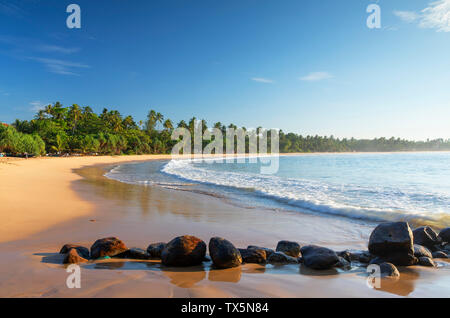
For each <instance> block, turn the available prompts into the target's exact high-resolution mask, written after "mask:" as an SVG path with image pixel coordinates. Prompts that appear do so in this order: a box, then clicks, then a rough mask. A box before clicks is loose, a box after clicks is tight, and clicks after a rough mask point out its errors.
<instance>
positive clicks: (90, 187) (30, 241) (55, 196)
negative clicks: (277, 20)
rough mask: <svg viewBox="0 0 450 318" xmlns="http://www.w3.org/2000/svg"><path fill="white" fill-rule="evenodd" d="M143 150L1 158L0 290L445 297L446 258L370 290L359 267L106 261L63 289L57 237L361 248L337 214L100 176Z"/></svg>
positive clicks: (8, 293) (355, 230)
mask: <svg viewBox="0 0 450 318" xmlns="http://www.w3.org/2000/svg"><path fill="white" fill-rule="evenodd" d="M150 158H154V157H146V158H144V157H138V158H132V157H93V158H55V159H37V160H28V161H17V162H16V161H15V162H10V164H13V163H14V164H15V165H14V166H9V167H7V168H4V166H2V165H0V177H1V179H2V181H3V180H6V179H4V178H5V177H8V176H9V177H11V176H12V177H15V178H16V181H15V183H13V184H12V186H11V187H10V183H7V184H6V185H5V184H4V183H2V184H1V185H0V187H1V191H0V200H1V201H0V202H2V203H4V202H6V203H4V204H2V206H1V212H0V213H1V215H2V219H7V220H8V223H6V224H3V225H1V226H2V228H1V232H0V233H1V234H0V241H1V242H2V243H0V252H1V255H2V257H1V258H0V297H42V296H43V297H396V296H416V297H449V296H450V275H449V274H450V270H449V268H450V267H449V265H450V264H449V263H445V262H439V264H440V267H439V268H437V269H429V268H423V267H410V268H400V271H401V279H400V280H399V281H396V282H390V281H386V280H383V282H382V288H381V289H380V290H374V289H371V288H369V287H367V285H366V274H365V272H364V269H361V268H354V269H352V270H351V271H347V272H343V271H341V270H338V271H334V270H333V271H325V272H319V271H312V270H309V269H307V268H305V267H304V266H301V265H300V266H299V265H288V266H272V265H267V266H260V265H253V264H248V265H243V266H241V267H240V268H235V269H229V270H214V269H212V268H211V267H210V263H205V265H204V266H199V267H192V268H186V269H177V268H166V267H162V266H161V265H160V263H159V262H158V261H128V262H127V261H122V260H114V259H113V260H107V261H101V262H95V263H88V264H84V265H82V266H81V268H82V269H81V274H82V278H81V279H82V283H81V284H82V288H81V289H69V288H67V287H66V284H65V282H66V278H67V277H68V275H69V274H68V273H66V271H65V266H63V265H61V260H62V259H61V256H60V255H58V254H57V252H58V251H59V249H60V248H61V246H62V245H63V244H65V243H80V244H82V245H84V246H87V247H89V246H90V245H91V244H92V243H93V242H94V241H95V240H96V239H98V238H101V237H106V236H118V237H119V238H121V239H122V240H123V241H125V243H126V244H127V245H128V246H129V247H140V248H144V249H145V248H146V247H147V245H148V244H149V243H152V242H158V241H168V240H170V239H171V238H173V237H174V236H178V235H183V234H191V235H196V236H198V237H200V238H202V239H203V240H205V241H206V242H208V240H209V238H210V237H212V236H222V237H225V238H227V239H229V240H231V241H232V242H233V243H234V244H235V245H236V246H238V247H246V246H247V245H249V244H252V245H263V246H267V247H271V248H274V247H275V245H276V243H277V242H278V241H279V240H281V239H288V240H296V241H298V242H299V243H301V244H310V243H313V244H320V245H324V246H328V247H331V248H334V249H336V250H343V249H346V248H361V249H362V248H366V245H367V240H368V236H369V234H370V232H371V230H372V228H373V227H374V224H368V223H361V222H358V221H352V220H348V219H345V218H336V217H323V216H313V215H308V214H301V213H298V212H295V213H294V212H286V211H273V210H264V209H247V208H240V207H236V206H235V205H231V204H229V203H227V202H226V201H224V200H222V199H220V198H214V197H210V196H206V195H201V194H196V193H191V192H185V191H176V190H168V189H163V188H159V187H149V186H147V187H146V186H138V185H129V184H123V183H120V182H117V181H114V180H109V179H107V178H105V177H103V174H104V172H105V169H107V167H106V166H105V165H110V164H114V163H117V162H121V161H123V160H126V161H134V160H149V159H150ZM157 158H158V159H161V158H164V157H157ZM32 161H36V163H31V164H30V162H32ZM100 163H101V164H102V165H96V166H92V165H94V164H100ZM27 165H30V166H29V167H28V166H27ZM86 166H87V167H86ZM10 168H12V169H10ZM20 176H22V179H21V177H20ZM5 191H6V192H5ZM13 207H14V209H13ZM23 209H25V210H23ZM11 210H13V212H14V213H18V215H11V213H10V211H11ZM25 211H27V213H25ZM22 229H23V230H22ZM4 231H5V232H4Z"/></svg>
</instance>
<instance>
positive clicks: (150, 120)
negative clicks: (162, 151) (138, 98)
mask: <svg viewBox="0 0 450 318" xmlns="http://www.w3.org/2000/svg"><path fill="white" fill-rule="evenodd" d="M155 125H156V112H155V111H154V110H153V109H152V110H150V112H149V113H148V115H147V121H146V123H145V126H146V127H145V128H146V130H147V131H148V132H151V131H152V130H153V129H155Z"/></svg>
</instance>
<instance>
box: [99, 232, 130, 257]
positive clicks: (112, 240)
mask: <svg viewBox="0 0 450 318" xmlns="http://www.w3.org/2000/svg"><path fill="white" fill-rule="evenodd" d="M126 250H128V248H127V246H126V245H125V243H124V242H122V241H121V240H119V239H118V238H117V237H107V238H102V239H99V240H97V241H95V243H94V244H93V245H92V246H91V258H93V259H96V258H100V257H105V256H110V257H112V256H116V255H117V254H120V253H122V252H125V251H126Z"/></svg>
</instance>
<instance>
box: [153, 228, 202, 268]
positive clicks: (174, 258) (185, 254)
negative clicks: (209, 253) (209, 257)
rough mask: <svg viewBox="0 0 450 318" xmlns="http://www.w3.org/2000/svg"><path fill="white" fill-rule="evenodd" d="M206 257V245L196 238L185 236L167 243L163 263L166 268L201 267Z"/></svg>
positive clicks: (163, 252) (162, 255) (162, 254)
mask: <svg viewBox="0 0 450 318" xmlns="http://www.w3.org/2000/svg"><path fill="white" fill-rule="evenodd" d="M205 255H206V244H205V242H203V241H202V240H201V239H199V238H198V237H195V236H190V235H184V236H179V237H176V238H174V239H173V240H172V241H170V242H169V243H167V245H166V247H165V248H164V250H163V251H162V253H161V262H162V264H163V265H166V266H179V267H182V266H195V265H200V264H201V263H202V262H203V259H204V258H205Z"/></svg>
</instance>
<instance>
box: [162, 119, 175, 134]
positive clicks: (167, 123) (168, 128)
mask: <svg viewBox="0 0 450 318" xmlns="http://www.w3.org/2000/svg"><path fill="white" fill-rule="evenodd" d="M163 126H164V129H165V130H166V131H171V130H172V129H173V124H172V121H171V120H170V119H166V121H165V122H164V124H163Z"/></svg>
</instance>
